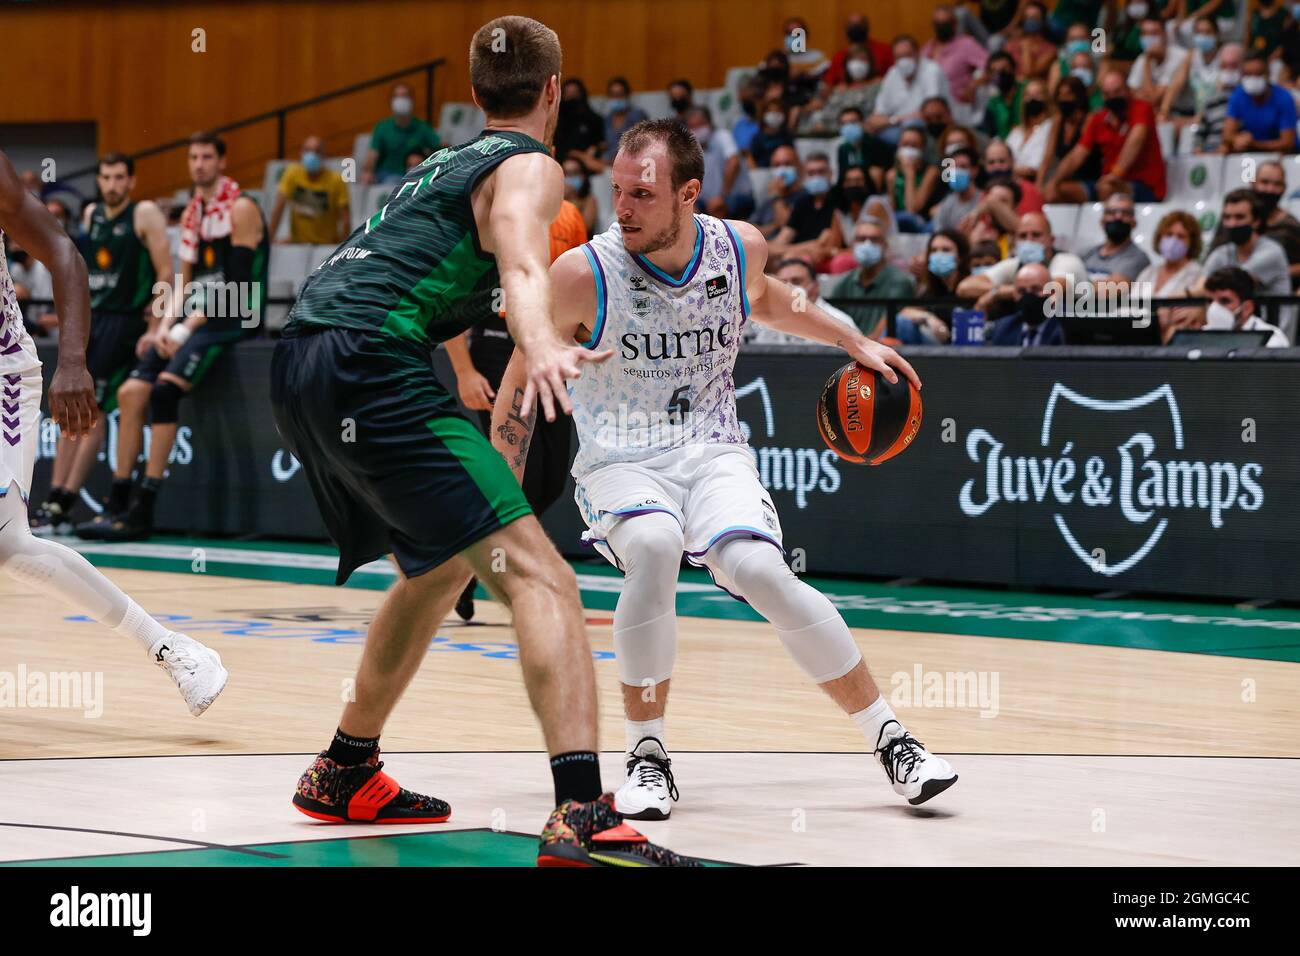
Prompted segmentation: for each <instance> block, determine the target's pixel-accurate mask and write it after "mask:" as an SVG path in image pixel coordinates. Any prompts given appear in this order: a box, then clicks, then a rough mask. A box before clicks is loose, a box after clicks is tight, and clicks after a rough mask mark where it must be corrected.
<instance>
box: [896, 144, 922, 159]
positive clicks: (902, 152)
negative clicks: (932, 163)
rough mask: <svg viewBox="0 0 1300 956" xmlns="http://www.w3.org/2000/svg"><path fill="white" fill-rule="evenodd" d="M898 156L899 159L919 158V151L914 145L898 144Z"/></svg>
mask: <svg viewBox="0 0 1300 956" xmlns="http://www.w3.org/2000/svg"><path fill="white" fill-rule="evenodd" d="M898 158H899V159H920V158H921V151H920V150H919V149H917V148H916V147H915V146H900V147H898Z"/></svg>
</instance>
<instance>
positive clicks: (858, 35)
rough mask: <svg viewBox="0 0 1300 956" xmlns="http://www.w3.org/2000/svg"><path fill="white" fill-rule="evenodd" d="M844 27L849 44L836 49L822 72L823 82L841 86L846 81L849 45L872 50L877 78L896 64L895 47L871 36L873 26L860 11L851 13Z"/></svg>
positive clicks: (872, 67) (873, 72)
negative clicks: (845, 67) (845, 64)
mask: <svg viewBox="0 0 1300 956" xmlns="http://www.w3.org/2000/svg"><path fill="white" fill-rule="evenodd" d="M844 29H845V35H846V36H847V37H848V39H849V42H848V45H847V46H844V47H841V48H840V49H838V50H836V51H835V55H834V56H832V57H831V65H830V66H829V67H827V68H826V72H825V73H823V74H822V77H821V78H822V82H823V83H825V84H826V85H827V86H839V85H840V84H841V83H843V82H844V61H845V60H847V59H848V56H849V47H851V46H854V45H855V44H861V45H862V46H865V47H866V48H867V50H868V51H870V53H871V75H872V76H873V77H874V78H876V79H880V78H881V77H883V76H884V75H885V71H887V70H888V69H889V68H890V67H891V66H893V65H894V49H893V47H892V46H890V45H889V44H888V43H882V42H880V41H879V40H876V39H874V38H872V37H871V35H870V30H871V27H870V25H869V24H868V23H867V18H866V17H864V16H863V15H862V14H860V13H853V14H850V15H849V18H848V20H847V21H845V24H844Z"/></svg>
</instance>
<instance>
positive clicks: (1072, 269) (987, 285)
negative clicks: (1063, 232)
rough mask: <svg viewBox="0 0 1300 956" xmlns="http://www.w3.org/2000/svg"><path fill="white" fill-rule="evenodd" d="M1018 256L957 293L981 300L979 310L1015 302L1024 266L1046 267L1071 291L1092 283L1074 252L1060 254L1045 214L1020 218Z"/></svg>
mask: <svg viewBox="0 0 1300 956" xmlns="http://www.w3.org/2000/svg"><path fill="white" fill-rule="evenodd" d="M1013 252H1014V255H1011V256H1009V257H1007V258H1006V259H1003V260H1002V261H1001V262H999V263H998V264H997V265H995V266H994V267H993V268H992V269H989V270H988V272H985V273H984V274H982V275H971V276H968V277H967V278H966V279H964V280H963V281H962V282H961V283H960V284H959V285H958V287H957V294H958V295H959V296H961V297H962V298H966V299H979V303H978V304H977V308H981V309H985V310H986V311H987V309H988V306H989V305H990V304H992V303H993V302H995V301H999V300H1001V301H1005V300H1008V299H1011V298H1012V297H1013V295H1014V293H1015V289H1014V283H1015V277H1016V275H1017V273H1019V271H1020V268H1021V266H1026V265H1038V264H1045V265H1046V266H1047V274H1048V275H1049V276H1051V278H1052V281H1054V282H1059V283H1061V285H1063V286H1066V287H1067V288H1069V287H1071V286H1073V285H1077V284H1079V283H1081V282H1086V281H1088V268H1087V266H1085V265H1084V264H1083V260H1082V259H1080V258H1079V257H1078V256H1076V255H1075V254H1074V253H1072V252H1059V251H1057V249H1056V237H1055V236H1053V235H1052V227H1051V224H1050V223H1048V221H1047V217H1046V216H1044V215H1043V214H1042V213H1038V212H1031V213H1026V214H1025V215H1023V216H1021V217H1020V224H1019V225H1018V226H1016V247H1015V249H1014V250H1013Z"/></svg>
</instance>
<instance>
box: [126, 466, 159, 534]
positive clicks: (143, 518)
mask: <svg viewBox="0 0 1300 956" xmlns="http://www.w3.org/2000/svg"><path fill="white" fill-rule="evenodd" d="M161 487H162V479H161V478H146V479H144V481H142V482H140V494H139V495H138V496H137V497H136V499H135V507H134V508H132V509H131V519H132V523H134V524H141V525H147V526H149V527H153V506H154V502H155V501H157V500H158V489H159V488H161Z"/></svg>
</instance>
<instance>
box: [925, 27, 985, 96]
mask: <svg viewBox="0 0 1300 956" xmlns="http://www.w3.org/2000/svg"><path fill="white" fill-rule="evenodd" d="M931 22H932V24H933V26H934V39H933V40H930V41H929V42H927V43H926V44H925V46H924V47H922V49H921V56H923V57H925V58H926V59H929V60H933V61H934V62H936V63H938V64H939V67H940V69H942V70H943V74H944V76H945V77H946V78H947V80H948V92H949V96H950V97H951V102H952V103H954V104H958V105H959V108H960V109H961V112H963V113H964V114H966V115H969V114H970V111H971V108H972V105H973V104H974V102H975V90H976V87H977V86H978V85H979V84H978V83H977V81H976V76H977V75H978V74H980V73H982V72H983V70H984V64H985V62H986V61H987V60H988V52H987V51H986V50H985V49H984V47H983V46H982V45H981V44H980V43H979V41H977V40H975V39H974V38H973V37H970V36H968V35H966V34H964V33H958V32H957V15H956V13H955V12H954V11H953V8H952V7H951V6H949V5H948V4H946V3H941V4H939V5H938V6H936V7H935V8H934V11H933V12H932V14H931Z"/></svg>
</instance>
